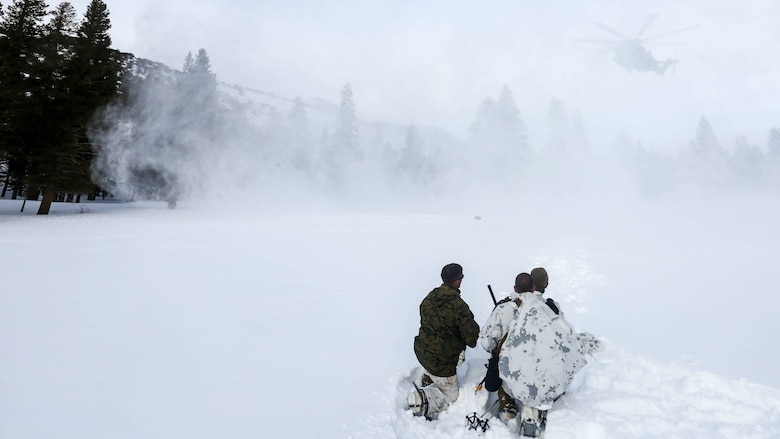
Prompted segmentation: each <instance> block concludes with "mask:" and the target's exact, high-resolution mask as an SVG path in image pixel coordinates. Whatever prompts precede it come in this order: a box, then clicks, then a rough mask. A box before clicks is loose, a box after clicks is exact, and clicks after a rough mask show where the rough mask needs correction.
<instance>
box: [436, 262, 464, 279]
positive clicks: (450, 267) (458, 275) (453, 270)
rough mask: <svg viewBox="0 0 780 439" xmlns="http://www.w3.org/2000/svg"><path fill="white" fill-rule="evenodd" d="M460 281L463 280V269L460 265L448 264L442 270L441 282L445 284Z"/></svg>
mask: <svg viewBox="0 0 780 439" xmlns="http://www.w3.org/2000/svg"><path fill="white" fill-rule="evenodd" d="M458 279H463V267H461V266H460V265H458V264H455V263H452V264H447V265H445V266H444V267H443V268H442V269H441V280H442V281H443V282H444V283H445V284H448V283H452V282H453V281H456V280H458Z"/></svg>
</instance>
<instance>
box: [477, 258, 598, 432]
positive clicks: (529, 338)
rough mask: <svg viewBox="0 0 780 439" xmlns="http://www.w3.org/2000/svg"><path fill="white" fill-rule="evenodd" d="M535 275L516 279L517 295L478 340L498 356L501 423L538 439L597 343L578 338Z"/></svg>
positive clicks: (540, 274)
mask: <svg viewBox="0 0 780 439" xmlns="http://www.w3.org/2000/svg"><path fill="white" fill-rule="evenodd" d="M531 273H532V274H533V276H532V275H531V274H528V273H520V274H519V275H517V277H516V278H515V286H514V293H512V294H510V296H509V297H507V298H506V299H504V300H502V301H501V302H499V303H498V305H497V306H496V307H495V309H494V310H493V312H492V313H491V315H490V317H489V318H488V321H487V322H486V323H485V325H484V326H483V327H482V330H481V331H480V338H479V341H480V344H481V345H482V347H483V348H484V349H485V350H486V351H488V352H491V353H493V354H494V355H497V357H498V371H499V377H500V378H501V380H502V382H501V387H500V388H499V389H498V403H499V419H501V420H502V421H503V422H505V423H506V424H507V425H508V426H509V427H510V429H512V430H513V431H516V432H519V433H521V434H522V435H523V436H531V437H538V436H540V435H541V434H542V432H543V431H544V428H545V424H546V422H547V410H548V409H550V408H551V407H552V403H553V401H555V400H556V399H557V398H559V397H560V396H561V395H562V394H563V393H564V392H565V391H566V389H567V388H568V386H569V384H571V381H572V379H573V377H574V374H575V373H576V372H577V371H579V370H580V369H581V368H582V366H584V365H585V363H586V360H585V354H588V353H591V352H593V351H594V350H596V349H597V348H598V347H599V343H598V340H596V339H595V338H594V337H593V336H592V335H590V334H587V333H583V334H577V333H576V332H575V331H574V328H573V327H572V326H571V324H570V323H569V322H568V321H567V320H566V319H565V318H564V317H563V313H561V312H560V306H559V305H558V304H557V303H556V302H555V301H553V300H552V299H547V300H545V299H544V298H543V296H542V293H543V292H544V290H545V288H546V287H547V283H548V280H547V272H546V270H544V268H541V267H540V268H535V269H534V270H532V272H531ZM518 413H519V414H520V416H519V417H518Z"/></svg>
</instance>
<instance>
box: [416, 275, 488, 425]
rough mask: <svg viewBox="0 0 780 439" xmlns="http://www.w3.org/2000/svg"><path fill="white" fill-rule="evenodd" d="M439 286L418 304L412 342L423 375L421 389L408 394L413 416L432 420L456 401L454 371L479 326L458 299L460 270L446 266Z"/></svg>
mask: <svg viewBox="0 0 780 439" xmlns="http://www.w3.org/2000/svg"><path fill="white" fill-rule="evenodd" d="M441 279H442V282H443V283H442V285H441V286H440V287H438V288H435V289H433V290H432V291H431V292H430V293H428V295H427V296H426V297H425V299H423V301H422V303H421V304H420V331H419V334H418V335H417V336H416V337H415V338H414V353H415V355H416V356H417V360H418V361H419V362H420V365H422V367H423V369H424V372H423V378H422V388H420V389H416V390H415V391H413V392H411V393H410V394H409V401H408V402H409V407H410V408H411V409H412V410H413V413H414V415H415V416H425V417H426V418H428V419H432V418H433V416H435V414H437V413H438V412H440V411H442V410H444V409H446V408H447V407H449V405H450V404H452V403H453V402H455V400H457V399H458V376H457V372H456V368H457V366H458V364H459V362H460V361H461V356H462V355H463V352H464V350H465V349H466V346H469V347H472V348H473V347H475V346H476V344H477V338H478V337H479V324H477V322H476V321H475V320H474V314H473V313H472V312H471V310H470V309H469V306H468V305H467V304H466V302H464V301H463V299H461V297H460V284H461V281H462V279H463V267H461V266H460V265H458V264H454V263H453V264H447V265H445V266H444V267H443V268H442V271H441Z"/></svg>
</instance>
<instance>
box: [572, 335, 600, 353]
mask: <svg viewBox="0 0 780 439" xmlns="http://www.w3.org/2000/svg"><path fill="white" fill-rule="evenodd" d="M577 340H578V341H579V342H580V346H582V352H584V353H586V354H594V353H596V352H601V351H603V350H604V343H602V342H601V340H599V339H597V338H596V337H595V336H594V335H593V334H591V333H590V332H580V333H579V334H577Z"/></svg>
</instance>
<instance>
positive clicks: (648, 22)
mask: <svg viewBox="0 0 780 439" xmlns="http://www.w3.org/2000/svg"><path fill="white" fill-rule="evenodd" d="M656 18H658V14H651V15H648V16H647V19H646V20H645V24H644V25H643V26H642V28H641V29H639V33H637V34H636V39H637V40H638V39H640V38H641V37H642V34H643V33H645V31H646V30H647V28H649V27H650V25H651V24H653V22H654V21H655V19H656Z"/></svg>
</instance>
